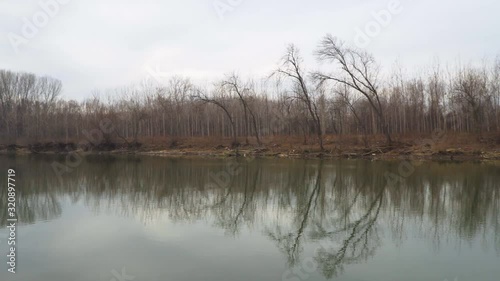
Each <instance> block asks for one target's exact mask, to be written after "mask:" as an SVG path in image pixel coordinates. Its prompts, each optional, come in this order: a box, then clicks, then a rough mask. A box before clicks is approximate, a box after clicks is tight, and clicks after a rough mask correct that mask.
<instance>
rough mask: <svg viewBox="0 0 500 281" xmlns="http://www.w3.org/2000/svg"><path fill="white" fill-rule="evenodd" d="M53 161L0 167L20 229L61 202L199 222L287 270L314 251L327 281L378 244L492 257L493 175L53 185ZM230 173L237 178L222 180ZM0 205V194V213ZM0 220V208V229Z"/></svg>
mask: <svg viewBox="0 0 500 281" xmlns="http://www.w3.org/2000/svg"><path fill="white" fill-rule="evenodd" d="M52 161H53V158H50V157H47V158H42V157H40V156H37V157H33V156H31V157H17V158H11V159H9V161H1V163H2V164H0V166H1V170H2V171H6V170H7V164H6V162H10V163H15V166H16V169H17V171H18V172H17V175H18V178H19V179H20V180H21V181H20V182H18V193H17V197H18V213H19V216H20V217H21V219H22V222H23V223H25V224H33V223H36V222H38V221H44V220H51V219H55V218H57V217H58V216H60V215H61V214H62V212H63V211H64V210H63V208H62V207H61V203H60V201H61V200H63V199H64V198H69V199H70V200H71V202H73V203H76V202H84V203H85V205H87V206H88V207H90V208H91V209H92V210H93V211H95V212H96V213H100V212H104V213H108V212H119V214H120V215H123V216H133V217H136V218H138V219H140V220H142V221H143V222H144V223H149V222H152V221H154V220H155V219H156V218H158V217H162V216H169V218H170V219H171V220H173V221H182V222H196V221H199V220H204V221H208V222H210V223H212V224H213V225H214V227H217V228H221V229H224V231H225V233H226V234H227V235H229V236H238V235H239V234H240V232H241V231H242V229H254V230H257V231H262V233H263V234H264V235H265V236H266V237H268V239H269V240H270V241H272V242H273V243H274V245H275V246H276V247H277V249H279V251H280V252H281V253H282V254H283V255H284V257H285V259H286V261H287V265H288V266H290V267H292V266H294V265H296V264H297V263H298V262H300V261H301V260H302V259H303V258H304V257H303V255H304V248H305V245H307V244H309V245H320V246H321V247H320V248H319V250H317V251H316V252H315V253H314V255H315V256H314V259H315V260H316V262H317V263H318V265H319V268H320V270H321V271H322V273H323V275H324V276H325V277H326V278H331V277H334V276H338V275H339V274H341V273H342V272H343V270H344V268H345V266H346V265H349V264H353V263H359V262H361V261H366V260H368V259H369V258H370V257H372V256H374V255H376V254H377V251H378V250H379V249H380V247H381V236H384V235H385V236H390V238H391V240H392V241H394V243H395V244H397V245H401V244H403V243H404V241H405V240H406V239H407V238H408V235H412V236H415V235H416V236H418V237H421V238H423V239H425V240H426V241H430V243H432V246H433V247H434V248H435V249H436V250H437V249H439V247H440V245H441V244H442V243H455V244H456V245H457V246H459V247H460V246H461V245H462V244H467V243H470V242H471V241H473V240H475V239H479V240H480V241H481V243H482V245H483V247H484V248H495V250H496V253H497V254H498V255H500V220H499V212H500V209H499V203H500V186H499V184H498V183H499V182H500V173H499V171H500V169H499V166H498V165H497V164H494V163H426V164H425V165H418V166H417V168H416V171H415V173H414V174H413V175H412V176H410V177H408V178H407V179H405V180H403V182H401V183H399V184H398V185H397V186H388V185H386V180H385V178H384V174H385V173H386V172H388V171H389V172H391V171H392V172H395V171H397V166H398V163H397V162H369V161H350V160H339V161H320V160H254V161H248V160H195V159H163V158H115V157H104V158H103V157H89V158H86V159H85V161H84V162H83V163H82V164H81V165H80V166H79V167H78V168H76V169H75V170H74V171H73V172H72V173H69V174H67V175H65V176H64V177H63V179H62V180H60V179H58V178H57V177H56V176H55V174H54V172H53V171H52V168H51V167H50V163H52ZM230 166H231V167H238V169H237V170H236V171H237V172H235V173H230V172H228V169H233V168H229V167H230ZM233 170H234V169H233ZM5 177H6V175H5V174H2V175H0V180H2V181H6V178H5ZM6 196H7V194H6V190H5V189H2V190H1V191H0V200H1V202H6ZM6 219H7V216H6V208H4V207H3V206H2V207H1V208H0V222H1V225H2V227H3V226H5V225H6Z"/></svg>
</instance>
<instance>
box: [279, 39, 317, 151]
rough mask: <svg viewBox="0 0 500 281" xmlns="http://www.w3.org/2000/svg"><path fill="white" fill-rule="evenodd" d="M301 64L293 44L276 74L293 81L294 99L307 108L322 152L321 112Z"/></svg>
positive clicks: (297, 51)
mask: <svg viewBox="0 0 500 281" xmlns="http://www.w3.org/2000/svg"><path fill="white" fill-rule="evenodd" d="M301 64H302V58H301V56H300V54H299V50H298V49H297V47H295V46H294V45H293V44H292V45H290V46H288V48H287V50H286V53H285V55H284V56H283V57H282V59H281V67H280V68H278V69H277V70H276V71H275V72H274V74H278V75H282V76H284V77H286V78H289V79H290V80H291V81H292V83H293V87H294V88H293V93H294V96H293V98H294V99H296V100H299V101H301V102H302V103H303V104H304V105H305V107H306V108H307V111H308V113H309V115H310V117H311V119H312V121H313V124H314V131H315V132H316V134H317V135H318V139H319V146H320V148H321V150H324V147H323V128H322V126H321V117H320V112H319V109H318V106H317V102H316V100H315V98H314V93H313V91H312V90H311V89H310V87H309V86H308V84H307V81H306V77H305V75H306V72H305V71H304V70H303V69H302V66H301Z"/></svg>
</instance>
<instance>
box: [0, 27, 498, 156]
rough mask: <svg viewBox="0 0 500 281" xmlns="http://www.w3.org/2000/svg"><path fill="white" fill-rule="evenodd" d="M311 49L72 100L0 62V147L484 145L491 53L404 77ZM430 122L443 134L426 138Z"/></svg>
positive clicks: (369, 61)
mask: <svg viewBox="0 0 500 281" xmlns="http://www.w3.org/2000/svg"><path fill="white" fill-rule="evenodd" d="M316 55H317V60H318V62H321V63H323V65H326V66H327V68H326V69H327V70H325V71H312V70H308V69H307V68H306V65H305V63H304V61H303V59H302V58H301V55H300V52H299V50H298V48H297V47H296V46H293V45H290V46H289V47H288V48H287V49H286V51H285V53H284V56H283V57H282V59H281V62H280V64H279V65H278V66H277V68H276V70H275V71H274V72H273V73H270V75H269V76H268V77H265V78H264V79H243V78H242V77H240V76H238V75H237V74H235V73H232V74H228V75H226V76H225V77H223V78H222V79H220V80H218V81H214V83H213V84H212V86H210V87H206V88H202V87H199V86H197V85H195V84H193V83H192V82H191V81H190V80H189V78H183V77H172V78H171V79H170V80H168V82H167V83H166V84H155V83H153V82H151V81H145V82H144V83H142V84H140V85H138V86H129V87H124V88H119V89H115V90H112V91H108V92H106V93H105V95H104V94H103V93H99V92H95V93H93V95H92V97H91V98H88V99H85V100H83V101H81V102H79V101H74V100H65V99H62V98H60V93H61V89H62V83H61V82H60V81H59V80H57V79H53V78H48V77H37V76H36V75H33V74H28V73H15V72H11V71H0V144H1V145H2V147H1V148H0V149H1V150H3V151H9V150H10V151H16V150H23V151H31V152H63V151H73V150H83V151H142V152H145V151H162V150H168V151H181V152H182V150H184V151H189V152H195V151H220V150H224V149H226V150H231V151H233V152H231V153H233V154H237V155H238V154H239V152H234V151H235V150H238V151H245V150H247V153H248V152H249V151H250V152H251V151H257V152H259V153H261V152H262V153H263V152H264V151H266V152H267V153H269V154H272V155H276V154H278V155H281V154H286V155H304V154H310V153H321V155H340V156H346V157H354V156H358V157H359V156H373V155H380V154H383V155H393V154H394V155H429V154H430V155H442V156H450V155H451V156H454V157H456V156H460V155H463V154H466V155H467V154H471V155H476V156H477V157H479V156H480V155H486V154H485V153H490V154H492V155H493V154H495V153H496V151H497V147H498V145H499V141H500V59H497V60H495V61H492V62H490V63H489V64H484V65H482V66H479V67H478V66H474V65H466V66H464V65H458V66H456V67H455V68H453V69H452V70H446V71H444V70H443V67H441V66H440V65H434V66H433V67H431V68H430V70H429V71H428V72H427V73H422V74H420V75H413V76H409V75H407V74H405V73H404V71H402V70H401V69H399V70H395V71H393V73H392V74H391V75H386V77H382V75H380V73H379V70H380V65H379V64H377V62H376V60H375V58H374V57H373V56H372V55H370V54H368V53H366V52H365V51H363V50H359V49H356V48H353V47H351V46H348V45H346V44H345V43H343V42H342V41H340V40H338V39H337V38H334V37H332V36H330V35H327V36H325V38H324V39H323V40H322V41H321V42H320V45H319V47H318V49H317V50H316ZM104 96H106V97H107V98H103V97H104ZM103 123H105V124H107V125H106V127H107V128H108V130H105V129H103V128H102V127H103ZM437 132H438V133H439V134H441V135H444V136H446V137H445V139H441V138H440V139H433V138H432V135H433V134H436V133H437ZM96 135H98V137H97V138H96ZM430 139H431V140H432V145H429V144H428V142H429V140H430ZM17 148H19V149H17ZM490 154H488V155H486V156H485V157H490V156H491V155H490ZM478 155H479V156H478ZM481 157H482V156H481Z"/></svg>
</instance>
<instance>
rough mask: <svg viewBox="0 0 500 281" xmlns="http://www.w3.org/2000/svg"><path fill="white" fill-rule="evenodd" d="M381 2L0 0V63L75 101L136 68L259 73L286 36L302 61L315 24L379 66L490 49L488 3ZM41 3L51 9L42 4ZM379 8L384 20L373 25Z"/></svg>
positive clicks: (493, 32)
mask: <svg viewBox="0 0 500 281" xmlns="http://www.w3.org/2000/svg"><path fill="white" fill-rule="evenodd" d="M54 1H59V2H54ZM393 1H397V0H350V1H339V0H321V1H319V0H311V1H299V0H275V1H264V0H215V1H214V0H176V1H174V0H163V1H160V0H64V1H63V0H41V1H40V0H36V1H32V0H0V32H1V38H0V68H2V69H9V70H15V71H26V72H34V73H36V74H39V75H50V76H53V77H56V78H58V79H60V80H62V81H63V84H64V90H63V95H64V96H65V97H66V98H72V99H78V100H81V99H82V98H85V97H88V96H90V93H91V90H92V89H96V88H99V89H103V90H104V89H109V88H115V87H120V86H125V85H129V84H131V83H134V82H139V81H141V79H144V78H146V77H148V75H149V74H148V73H149V72H148V68H149V69H150V70H153V71H156V70H159V71H160V72H162V73H163V74H168V75H186V76H189V77H192V78H193V79H194V80H195V81H211V80H213V79H216V78H219V77H222V75H223V74H225V73H229V72H233V71H237V72H238V73H240V74H242V75H255V76H260V75H266V74H268V73H269V72H271V70H272V69H274V68H275V66H276V63H277V61H278V60H279V58H280V57H281V56H282V54H283V52H284V50H285V48H286V46H287V44H289V43H294V44H296V45H297V46H298V47H299V48H300V50H301V52H302V54H303V56H304V57H305V63H306V65H307V67H308V68H309V69H313V68H315V67H316V65H317V64H316V62H315V60H314V56H313V55H312V53H313V51H314V49H315V47H316V45H317V44H318V41H319V40H320V39H321V37H322V36H324V35H325V34H327V33H331V34H332V35H334V36H337V37H339V38H341V39H343V40H345V41H347V42H349V43H351V44H354V45H355V44H357V45H359V46H362V47H364V48H366V49H367V50H368V51H370V52H372V53H373V54H374V55H375V57H376V58H377V59H378V60H379V62H380V63H381V64H382V66H383V68H384V69H385V70H387V69H391V66H392V65H393V64H394V62H395V61H398V62H399V63H400V64H402V65H404V66H407V67H409V68H412V69H418V68H420V67H423V66H425V65H430V64H431V63H432V62H433V61H434V60H435V58H437V57H439V58H440V61H441V62H453V61H457V60H458V59H460V60H461V61H462V62H475V61H480V60H482V59H484V58H494V57H495V56H496V55H498V54H500V16H499V11H500V1H498V0H476V1H465V0H441V1H431V0H419V1H417V0H400V5H399V6H398V5H396V4H397V3H396V4H395V3H391V2H393ZM45 2H52V3H57V6H56V7H53V8H51V9H50V8H49V9H48V12H46V11H45V10H47V8H46V9H45V10H44V8H43V7H42V5H41V4H40V3H45ZM66 2H67V3H66ZM49 7H52V6H51V5H49ZM391 7H392V8H391ZM394 7H397V9H395V8H394ZM382 10H384V11H388V13H391V14H392V15H391V19H390V20H388V18H387V17H384V16H382V17H381V19H378V22H377V19H376V17H375V16H374V15H373V13H374V12H380V11H382ZM52 11H54V12H52ZM379 14H381V15H382V14H384V15H387V13H385V12H382V13H379ZM46 19H48V20H46ZM29 25H33V26H34V27H35V28H36V29H38V31H36V32H32V31H33V30H30V28H29V27H26V26H29ZM377 25H378V26H380V27H381V28H380V31H378V30H377ZM23 29H24V30H23ZM367 29H368V30H369V31H371V33H370V32H369V33H370V34H371V35H370V36H368V35H367V37H365V38H364V39H363V40H362V39H360V37H361V35H359V34H358V31H357V30H367ZM23 32H24V33H23ZM367 38H368V40H367ZM360 42H363V44H360Z"/></svg>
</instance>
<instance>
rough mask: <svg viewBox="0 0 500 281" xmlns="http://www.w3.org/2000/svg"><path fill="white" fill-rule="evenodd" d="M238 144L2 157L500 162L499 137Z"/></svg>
mask: <svg viewBox="0 0 500 281" xmlns="http://www.w3.org/2000/svg"><path fill="white" fill-rule="evenodd" d="M238 141H239V143H238V144H237V145H234V144H232V141H231V140H230V139H220V138H158V137H157V138H149V139H147V138H145V139H140V140H137V141H128V142H124V141H121V142H120V141H107V142H101V143H99V144H92V143H89V142H82V141H79V142H77V141H69V142H54V141H45V142H34V143H26V142H25V143H22V142H19V143H16V144H0V153H3V154H6V153H12V154H65V153H75V152H77V153H81V154H138V155H157V156H169V157H193V156H194V157H280V158H366V159H406V158H413V159H429V160H500V140H499V139H497V138H496V137H495V136H490V137H487V136H486V137H485V136H482V137H477V136H468V135H444V136H440V137H439V138H436V137H435V136H431V135H429V136H400V137H396V138H395V141H394V142H393V143H392V144H391V145H387V144H386V143H385V142H384V141H383V137H372V138H371V139H370V140H369V141H367V142H366V141H365V140H364V139H362V138H361V137H360V136H341V137H339V136H327V137H325V150H323V151H322V150H320V148H319V146H318V145H317V144H316V142H315V141H314V139H304V138H299V137H273V138H267V139H266V138H264V140H263V144H261V145H258V144H256V143H255V141H253V140H251V139H250V140H249V141H248V144H247V141H246V139H239V140H238Z"/></svg>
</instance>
